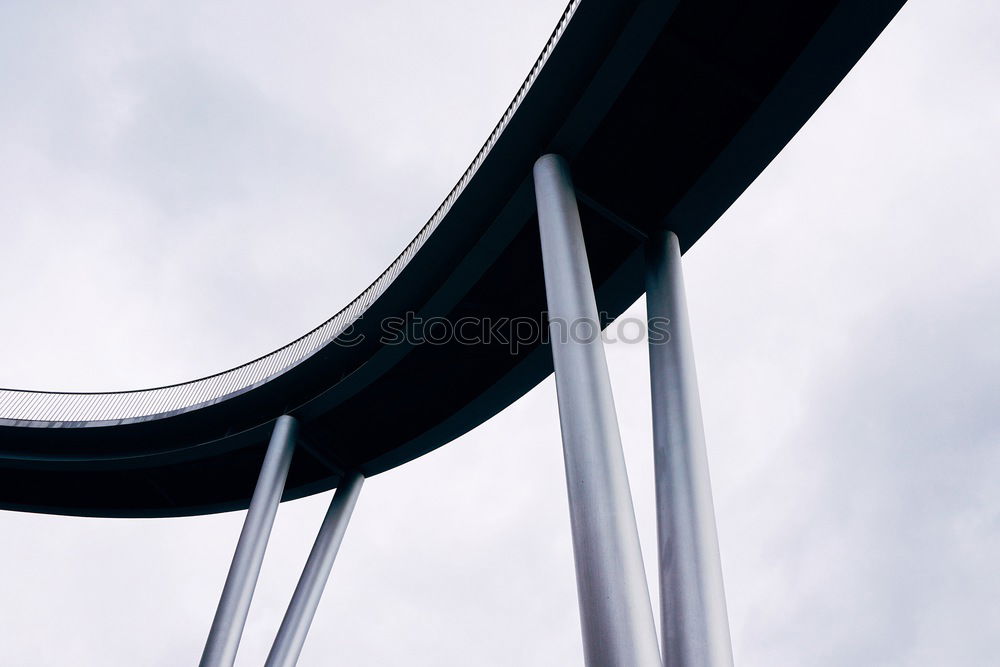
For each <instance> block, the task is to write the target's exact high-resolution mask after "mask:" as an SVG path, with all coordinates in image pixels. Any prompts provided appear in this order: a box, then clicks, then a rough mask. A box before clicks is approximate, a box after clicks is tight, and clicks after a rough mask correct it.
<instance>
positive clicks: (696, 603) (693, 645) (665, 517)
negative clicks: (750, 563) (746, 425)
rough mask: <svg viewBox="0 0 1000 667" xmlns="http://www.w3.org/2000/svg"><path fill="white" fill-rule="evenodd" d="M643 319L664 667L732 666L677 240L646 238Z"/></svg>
mask: <svg viewBox="0 0 1000 667" xmlns="http://www.w3.org/2000/svg"><path fill="white" fill-rule="evenodd" d="M646 314H647V319H648V322H649V369H650V378H651V379H650V382H651V385H652V386H651V388H652V400H653V448H654V449H653V451H654V468H655V473H654V474H655V476H656V505H657V508H656V512H657V514H656V518H657V533H658V542H659V559H660V623H661V628H662V632H661V634H662V636H663V663H664V665H665V666H666V667H696V666H697V667H723V666H729V665H732V664H733V652H732V644H731V642H730V638H729V619H728V617H727V615H726V596H725V592H724V590H723V586H722V565H721V562H720V559H719V538H718V535H717V534H716V530H715V511H714V509H713V507H712V486H711V484H710V482H709V475H708V457H707V455H706V453H705V431H704V427H703V425H702V420H701V405H700V403H699V400H698V380H697V377H696V376H695V368H694V351H693V348H692V345H691V329H690V325H689V323H688V312H687V301H686V299H685V296H684V277H683V275H682V273H681V252H680V245H679V244H678V241H677V236H676V235H675V234H674V233H673V232H662V233H659V234H656V235H654V236H653V237H652V238H650V240H649V242H648V244H647V252H646Z"/></svg>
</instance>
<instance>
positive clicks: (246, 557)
mask: <svg viewBox="0 0 1000 667" xmlns="http://www.w3.org/2000/svg"><path fill="white" fill-rule="evenodd" d="M297 431H298V423H297V422H296V421H295V419H294V418H292V417H289V416H288V415H285V416H283V417H279V418H278V420H277V422H275V424H274V430H273V431H272V432H271V442H270V443H269V444H268V446H267V453H266V454H265V455H264V463H263V465H262V466H261V468H260V476H259V477H258V478H257V486H256V488H254V491H253V497H252V498H251V499H250V509H249V510H248V511H247V517H246V519H245V520H244V522H243V531H242V532H241V533H240V539H239V542H237V544H236V553H235V554H234V555H233V563H232V565H230V566H229V575H228V576H227V577H226V585H225V586H224V587H223V589H222V597H221V598H220V599H219V608H218V609H216V611H215V619H214V620H213V621H212V629H211V630H210V631H209V633H208V641H206V642H205V650H204V652H203V653H202V654H201V663H200V665H201V667H231V666H232V665H233V663H234V662H235V661H236V651H237V649H239V646H240V637H241V636H242V635H243V626H244V625H245V624H246V621H247V612H249V611H250V600H251V599H252V598H253V591H254V588H255V587H256V585H257V576H258V575H259V574H260V566H261V563H262V562H263V561H264V550H265V549H266V548H267V538H268V537H270V535H271V525H272V524H273V523H274V515H275V514H276V513H277V511H278V503H279V502H281V493H282V491H283V490H284V488H285V478H286V477H287V476H288V465H289V464H290V463H291V461H292V452H293V451H294V450H295V438H296V433H297Z"/></svg>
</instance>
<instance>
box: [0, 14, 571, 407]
mask: <svg viewBox="0 0 1000 667" xmlns="http://www.w3.org/2000/svg"><path fill="white" fill-rule="evenodd" d="M580 1H581V0H571V1H570V3H569V5H567V7H566V9H565V10H563V14H562V16H561V17H560V19H559V23H558V24H557V25H556V28H555V30H553V31H552V34H551V35H550V36H549V39H548V41H547V42H546V43H545V47H544V48H543V49H542V53H541V55H539V57H538V59H537V60H536V61H535V64H534V65H533V66H532V68H531V71H530V72H529V73H528V76H527V77H525V79H524V82H523V83H521V86H520V88H518V91H517V94H516V95H515V96H514V99H513V100H511V103H510V104H509V105H508V106H507V109H506V110H505V111H504V113H503V116H501V118H500V121H499V122H498V123H497V124H496V126H495V127H494V128H493V131H492V132H491V133H490V136H489V138H488V139H487V140H486V142H485V143H484V144H483V145H482V147H481V148H480V149H479V152H478V153H476V157H475V159H473V161H472V163H471V164H470V165H469V166H468V168H466V170H465V172H464V173H463V174H462V177H461V178H460V179H459V181H458V183H457V184H455V186H454V187H453V188H452V189H451V192H449V193H448V196H447V197H446V198H445V200H444V201H443V202H442V203H441V205H440V206H438V208H437V210H435V211H434V214H433V215H432V216H431V218H430V220H428V221H427V222H426V223H425V224H424V226H423V227H422V228H421V229H420V231H419V232H418V233H417V235H416V236H415V237H414V238H413V240H412V241H410V242H409V243H408V244H407V246H406V247H405V248H404V249H403V251H402V252H401V253H400V254H399V255H398V256H397V257H396V259H395V260H393V262H392V263H391V264H390V265H389V266H388V268H386V269H385V271H383V272H382V273H381V275H379V276H378V278H376V279H375V280H374V281H373V282H372V283H371V285H369V286H368V288H367V289H365V290H364V291H363V292H362V293H361V294H359V295H358V296H357V297H355V299H354V300H353V301H351V302H350V303H349V304H347V306H346V307H344V308H343V309H341V310H340V311H339V312H338V313H337V314H335V315H334V316H333V317H331V318H330V319H328V320H326V321H325V322H323V323H322V324H320V325H319V326H318V327H316V328H315V329H313V330H311V331H309V332H307V333H306V334H304V335H303V336H300V337H299V338H297V339H295V340H294V341H292V342H291V343H288V344H287V345H284V346H282V347H280V348H278V349H277V350H275V351H273V352H271V353H269V354H266V355H264V356H262V357H258V358H257V359H254V360H252V361H249V362H247V363H245V364H241V365H239V366H236V367H235V368H230V369H229V370H225V371H221V372H219V373H215V374H213V375H208V376H205V377H202V378H198V379H196V380H190V381H188V382H181V383H178V384H171V385H165V386H162V387H153V388H150V389H133V390H128V391H113V392H59V391H29V390H22V389H3V388H0V420H3V421H12V422H18V423H21V422H29V423H28V424H25V425H30V422H45V423H46V424H52V423H58V424H60V425H65V426H82V425H86V424H88V423H94V422H100V423H107V422H112V423H113V422H120V421H130V420H146V419H154V418H156V417H159V416H166V415H169V414H173V413H177V412H182V411H186V410H190V409H192V408H197V407H200V406H204V405H210V404H213V403H218V402H219V401H223V400H226V399H227V398H230V397H232V396H235V395H237V394H241V393H243V392H245V391H247V390H249V389H251V388H253V387H255V386H257V385H260V384H263V383H265V382H267V381H269V380H271V379H273V378H274V377H276V376H278V375H281V374H282V373H284V372H286V371H288V370H289V369H290V368H292V367H294V366H296V365H298V364H299V363H301V362H302V361H304V360H305V359H307V358H309V357H310V356H312V355H313V354H315V353H316V352H317V351H319V350H320V349H322V348H323V347H325V346H326V345H329V344H330V343H332V342H333V341H334V340H336V338H337V337H338V336H340V334H342V333H343V332H344V331H345V330H346V329H347V328H348V327H349V326H350V325H351V324H353V323H354V322H356V321H357V320H358V319H359V318H361V317H362V316H363V315H364V313H365V311H367V310H368V308H369V307H370V306H371V305H372V304H373V303H374V302H375V301H376V300H377V299H378V298H379V297H380V296H381V295H382V293H383V292H385V290H386V289H387V288H388V286H389V285H390V284H391V283H392V282H393V281H394V280H395V279H396V278H397V277H398V276H399V274H400V273H401V272H402V270H403V269H404V268H405V267H406V265H407V264H409V262H410V260H411V259H412V258H413V257H414V255H416V253H417V251H418V250H419V249H420V248H421V247H422V246H423V244H424V243H425V242H426V241H427V239H428V238H429V237H430V235H431V233H432V232H434V230H435V229H437V227H438V225H439V224H440V223H441V221H442V220H443V219H444V217H445V216H446V215H447V214H448V211H450V210H451V207H452V206H453V205H454V203H455V201H456V200H457V199H458V197H459V195H461V194H462V192H463V191H464V190H465V188H466V186H467V185H468V184H469V182H470V181H471V180H472V177H473V176H474V175H475V174H476V172H477V171H478V170H479V167H480V166H481V165H482V163H483V161H484V160H485V159H486V156H487V155H488V154H489V152H490V150H492V148H493V146H494V145H495V144H496V142H497V139H498V138H499V137H500V135H501V134H503V132H504V130H505V129H506V128H507V125H508V124H509V123H510V120H511V118H513V116H514V113H515V112H516V111H517V109H518V107H520V105H521V103H522V101H523V100H524V97H525V95H526V94H527V92H528V90H529V89H530V88H531V86H532V84H534V82H535V79H536V78H537V77H538V73H539V72H540V71H541V69H542V67H543V66H544V65H545V63H546V62H547V61H548V58H549V56H550V55H551V53H552V49H553V47H555V45H556V43H557V42H558V41H559V39H560V38H561V37H562V34H563V32H565V30H566V26H567V25H568V24H569V22H570V20H571V19H572V18H573V14H574V12H575V11H576V9H577V7H578V6H579V5H580Z"/></svg>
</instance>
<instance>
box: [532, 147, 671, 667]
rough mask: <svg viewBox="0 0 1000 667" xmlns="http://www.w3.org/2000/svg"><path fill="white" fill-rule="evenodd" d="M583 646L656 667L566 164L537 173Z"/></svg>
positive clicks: (602, 662)
mask: <svg viewBox="0 0 1000 667" xmlns="http://www.w3.org/2000/svg"><path fill="white" fill-rule="evenodd" d="M534 179H535V198H536V202H537V204H538V224H539V229H540V232H541V240H542V259H543V265H544V269H545V293H546V297H547V299H548V308H549V321H550V325H549V328H550V335H551V341H552V358H553V361H554V363H555V370H556V391H557V393H558V402H559V421H560V424H561V428H562V439H563V454H564V457H565V463H566V483H567V486H568V489H569V510H570V522H571V527H572V533H573V554H574V557H575V561H576V581H577V592H578V595H579V602H580V620H581V623H582V626H583V647H584V656H585V659H586V664H587V665H588V666H589V667H659V665H660V655H659V650H658V649H657V644H656V628H655V626H654V624H653V612H652V607H651V605H650V601H649V590H648V588H647V587H646V576H645V572H644V571H643V566H642V554H641V552H640V549H639V535H638V531H637V529H636V523H635V512H634V510H633V507H632V494H631V492H630V490H629V484H628V475H627V473H626V470H625V457H624V455H623V453H622V444H621V435H620V434H619V432H618V420H617V417H616V415H615V406H614V400H613V398H612V395H611V381H610V378H609V376H608V365H607V361H606V359H605V356H604V347H603V344H602V342H601V338H600V331H601V327H600V323H599V322H598V313H597V301H596V299H595V297H594V286H593V283H592V281H591V277H590V267H589V265H588V263H587V252H586V249H585V248H584V243H583V232H582V230H581V228H580V214H579V211H578V210H577V204H576V197H575V195H574V192H573V184H572V182H571V179H570V174H569V169H568V167H567V165H566V163H565V161H564V160H563V159H562V158H561V157H559V156H557V155H545V156H543V157H541V158H540V159H539V160H538V161H537V162H536V163H535V168H534Z"/></svg>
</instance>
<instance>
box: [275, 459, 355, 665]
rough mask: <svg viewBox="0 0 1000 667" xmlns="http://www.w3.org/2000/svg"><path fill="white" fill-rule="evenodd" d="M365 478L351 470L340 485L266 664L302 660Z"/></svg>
mask: <svg viewBox="0 0 1000 667" xmlns="http://www.w3.org/2000/svg"><path fill="white" fill-rule="evenodd" d="M364 481H365V478H364V477H362V476H361V475H360V474H358V473H356V472H351V473H347V475H345V476H344V480H343V481H342V482H341V483H340V486H338V487H337V492H336V493H335V494H334V496H333V500H331V501H330V508H329V509H328V510H327V511H326V516H325V517H324V518H323V523H322V525H321V526H320V528H319V533H318V534H317V535H316V542H315V543H314V544H313V547H312V551H310V552H309V558H308V559H306V566H305V567H304V568H303V569H302V576H301V577H299V583H298V584H297V585H296V586H295V593H294V594H293V595H292V600H291V602H289V603H288V610H287V611H286V612H285V617H284V619H282V621H281V627H280V628H279V629H278V635H277V636H276V637H275V638H274V644H273V645H272V646H271V652H270V653H269V654H268V656H267V662H266V663H265V667H294V665H295V663H296V662H298V659H299V654H300V653H301V652H302V645H303V644H305V641H306V634H308V632H309V625H310V624H311V623H312V620H313V616H314V615H315V614H316V608H317V607H318V606H319V601H320V598H321V597H322V596H323V587H324V586H325V585H326V581H327V579H328V578H329V577H330V569H331V568H332V567H333V561H334V559H335V558H336V557H337V551H338V550H339V549H340V544H341V542H343V541H344V533H345V532H346V531H347V524H348V522H349V521H350V519H351V513H352V512H353V511H354V506H355V505H356V504H357V502H358V496H359V495H360V494H361V485H362V484H363V483H364Z"/></svg>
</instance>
